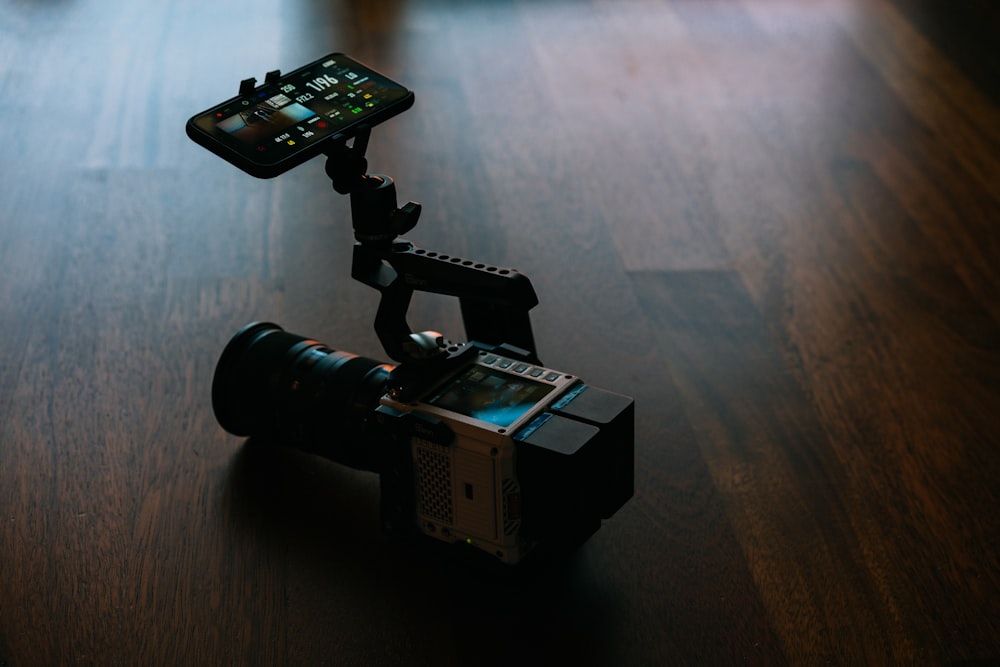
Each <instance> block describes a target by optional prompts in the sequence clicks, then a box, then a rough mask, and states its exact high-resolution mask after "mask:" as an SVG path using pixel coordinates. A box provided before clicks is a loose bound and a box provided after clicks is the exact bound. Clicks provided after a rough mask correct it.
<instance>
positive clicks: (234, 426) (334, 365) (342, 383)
mask: <svg viewBox="0 0 1000 667" xmlns="http://www.w3.org/2000/svg"><path fill="white" fill-rule="evenodd" d="M391 371H392V367H391V366H389V365H387V364H385V363H383V362H381V361H376V360H374V359H368V358H366V357H359V356H357V355H354V354H351V353H349V352H342V351H336V350H332V349H330V348H329V347H327V346H325V345H323V344H322V343H319V342H317V341H315V340H311V339H308V338H305V337H303V336H297V335H295V334H292V333H288V332H287V331H285V330H283V329H282V328H281V327H279V326H278V325H276V324H271V323H270V322H254V323H252V324H248V325H247V326H245V327H243V329H241V330H240V331H239V333H237V334H236V335H235V336H234V337H233V339H232V340H231V341H229V344H228V345H226V348H225V350H224V351H223V352H222V357H221V358H220V359H219V363H218V365H217V366H216V368H215V378H214V379H213V381H212V407H213V409H214V410H215V417H216V419H218V421H219V424H220V425H221V426H222V428H224V429H226V430H227V431H229V432H230V433H232V434H234V435H241V436H250V437H253V438H261V439H267V440H272V441H274V442H276V443H278V444H282V445H288V446H292V447H295V448H297V449H303V450H306V451H309V452H312V453H315V454H319V455H321V456H325V457H327V458H329V459H332V460H334V461H337V462H338V463H343V464H345V465H349V466H351V467H354V468H362V469H371V466H370V465H369V462H368V461H367V456H366V454H367V452H366V449H367V447H366V446H365V442H364V432H365V427H366V424H367V420H368V417H369V415H371V414H372V412H373V410H374V409H375V408H376V407H377V406H378V402H379V399H380V398H381V397H382V395H383V394H384V393H385V391H386V384H387V381H388V378H389V373H390V372H391Z"/></svg>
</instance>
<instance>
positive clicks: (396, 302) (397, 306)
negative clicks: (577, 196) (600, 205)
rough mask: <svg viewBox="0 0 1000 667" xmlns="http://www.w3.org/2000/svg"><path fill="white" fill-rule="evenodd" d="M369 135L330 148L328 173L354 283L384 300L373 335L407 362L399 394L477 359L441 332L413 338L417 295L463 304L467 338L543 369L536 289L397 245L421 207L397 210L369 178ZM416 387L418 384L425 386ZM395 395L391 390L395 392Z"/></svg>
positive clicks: (375, 178)
mask: <svg viewBox="0 0 1000 667" xmlns="http://www.w3.org/2000/svg"><path fill="white" fill-rule="evenodd" d="M370 136H371V128H369V127H363V128H362V129H361V130H360V131H359V132H358V133H357V134H356V135H355V137H354V141H353V144H352V145H350V146H348V144H347V139H343V140H341V141H334V142H332V147H331V148H330V149H328V150H327V151H326V155H327V162H326V173H327V175H328V176H329V177H330V180H331V182H332V184H333V188H334V190H336V191H337V192H338V193H340V194H349V195H350V196H351V219H352V222H353V225H354V237H355V240H356V243H355V245H354V256H353V262H352V266H351V276H352V277H353V278H354V279H355V280H358V281H360V282H362V283H364V284H366V285H368V286H370V287H374V288H375V289H377V290H378V291H379V292H380V293H381V295H382V299H381V302H380V303H379V308H378V313H377V314H376V316H375V333H376V334H377V335H378V338H379V341H380V342H381V343H382V347H383V348H384V349H385V352H386V354H388V355H389V357H391V358H392V359H394V360H396V361H399V362H401V364H402V365H401V366H400V367H399V368H398V369H397V371H398V372H397V373H396V375H397V378H396V379H397V380H398V382H395V381H394V382H393V384H394V385H396V388H397V390H402V389H403V388H404V387H408V386H411V382H409V381H408V380H410V379H411V378H408V377H405V376H407V375H410V374H413V373H416V374H419V375H427V376H433V377H440V374H439V373H440V372H441V371H442V370H447V369H446V368H443V369H442V367H447V366H448V365H451V364H458V363H459V362H461V361H464V360H465V359H466V358H467V357H468V356H469V355H471V354H474V349H475V348H473V347H472V346H469V345H464V344H454V343H450V342H449V341H446V340H444V338H443V337H442V336H441V335H440V334H437V333H436V332H423V333H418V334H414V333H413V332H412V331H411V330H410V327H409V325H408V324H407V323H406V312H407V310H408V309H409V305H410V299H411V297H412V295H413V292H414V291H421V292H431V293H435V294H443V295H446V296H454V297H458V299H459V305H460V307H461V312H462V321H463V324H464V325H465V331H466V336H467V337H468V339H469V340H470V341H475V342H477V343H480V344H484V345H487V346H496V347H503V348H504V349H505V351H506V353H507V354H510V355H512V356H518V357H520V358H523V359H524V360H525V361H528V362H529V363H535V364H539V363H541V362H540V361H539V360H538V358H537V355H536V352H535V341H534V336H533V334H532V330H531V321H530V319H529V317H528V311H529V310H530V309H531V308H533V307H534V306H535V305H537V304H538V297H537V296H536V295H535V290H534V288H533V287H532V285H531V281H530V280H528V277H527V276H525V275H524V274H522V273H520V272H519V271H516V270H514V269H506V268H498V267H495V266H489V265H487V264H484V263H481V262H475V261H473V260H468V259H462V258H459V257H453V256H450V255H446V254H442V253H437V252H433V251H428V250H424V249H422V248H418V247H417V246H415V245H413V244H412V243H410V242H409V241H406V240H405V239H401V238H398V236H399V235H400V234H405V233H407V232H408V231H410V230H411V229H413V228H414V226H415V225H416V224H417V219H418V217H419V216H420V210H421V208H420V204H417V203H415V202H407V203H406V204H405V205H404V206H403V207H401V208H400V207H397V204H396V186H395V184H394V183H393V181H392V179H391V178H389V177H388V176H385V175H380V174H367V173H366V171H367V168H368V161H367V159H366V158H365V156H364V154H365V150H366V148H367V146H368V139H369V138H370ZM417 384H420V383H419V382H418V383H417ZM391 389H392V388H390V390H391Z"/></svg>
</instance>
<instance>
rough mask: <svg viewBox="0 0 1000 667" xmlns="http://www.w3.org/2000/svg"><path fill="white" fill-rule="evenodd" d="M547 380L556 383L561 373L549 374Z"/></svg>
mask: <svg viewBox="0 0 1000 667" xmlns="http://www.w3.org/2000/svg"><path fill="white" fill-rule="evenodd" d="M545 379H546V380H548V381H549V382H555V381H556V380H558V379H559V373H549V374H548V375H546V376H545Z"/></svg>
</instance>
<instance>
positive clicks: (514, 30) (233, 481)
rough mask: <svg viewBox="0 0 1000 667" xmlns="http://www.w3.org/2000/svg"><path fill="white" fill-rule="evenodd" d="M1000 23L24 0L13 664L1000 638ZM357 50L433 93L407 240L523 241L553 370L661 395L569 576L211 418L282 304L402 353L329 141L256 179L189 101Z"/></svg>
mask: <svg viewBox="0 0 1000 667" xmlns="http://www.w3.org/2000/svg"><path fill="white" fill-rule="evenodd" d="M998 25H1000V13H998V12H997V10H996V9H995V8H993V6H992V5H991V4H990V3H987V2H982V1H980V0H964V1H962V2H959V3H957V4H956V3H951V4H950V5H949V6H948V7H945V6H944V5H939V3H935V2H930V1H925V2H915V3H909V2H897V1H895V0H875V1H873V2H866V3H852V2H848V1H847V0H823V1H822V2H794V1H793V0H786V1H781V2H773V1H770V0H718V1H716V2H712V3H703V2H698V3H695V2H682V1H676V0H635V1H631V2H627V3H621V2H605V1H603V0H589V1H585V2H576V3H561V2H525V1H523V0H489V1H482V2H473V1H471V0H456V1H455V2H443V1H441V0H411V1H409V2H401V1H400V0H380V1H377V2H354V1H343V2H316V1H312V0H309V1H301V2H295V3H270V4H265V5H254V6H253V7H248V6H246V4H245V3H242V4H241V3H235V2H231V1H230V0H222V1H221V2H217V3H213V4H210V5H205V4H204V3H190V2H185V1H184V0H167V1H165V2H162V3H154V4H149V3H131V4H130V3H125V2H104V1H101V2H98V1H97V0H79V1H78V2H75V3H69V4H67V3H4V4H2V5H0V93H2V94H3V99H4V100H5V102H4V108H3V118H4V121H5V122H3V123H0V146H2V147H3V149H2V150H3V157H4V158H5V159H4V160H3V161H2V164H0V341H2V344H0V667H25V666H29V667H30V666H35V665H77V664H78V665H106V664H110V665H119V664H120V665H135V664H163V665H167V664H170V665H173V664H239V665H244V664H291V665H320V664H331V665H370V664H387V665H389V664H400V665H402V664H405V665H411V664H428V665H430V664H434V665H459V664H461V665H465V664H501V663H502V664H512V663H515V664H574V663H575V664H586V665H589V664H595V665H603V664H607V665H654V664H655V665H660V664H665V665H669V664H678V665H687V664H738V663H750V664H829V663H833V664H852V665H853V664H922V665H923V664H929V665H934V664H938V665H958V664H994V663H996V662H998V661H1000V602H998V600H1000V515H998V513H997V511H996V508H997V507H998V506H1000V486H998V484H997V481H996V480H997V479H1000V456H998V451H1000V437H998V433H1000V261H998V260H1000V232H998V226H997V223H998V221H1000V187H998V184H1000V107H998V84H997V82H998V81H1000V70H998V63H1000V61H998V59H997V55H996V48H995V46H994V45H993V42H992V41H991V40H993V37H994V34H995V32H996V31H995V28H996V27H997V26H998ZM334 50H342V51H345V52H348V53H350V54H352V55H354V56H356V57H358V58H359V59H361V60H363V61H366V62H368V63H370V64H371V65H373V66H375V67H376V68H379V69H381V70H383V71H385V72H387V73H388V74H390V75H392V76H394V77H396V78H398V79H400V80H401V81H404V82H405V83H406V84H407V85H408V86H410V87H411V88H413V89H414V90H415V91H416V96H417V102H416V105H415V106H414V108H413V109H412V110H410V111H408V112H407V113H406V114H403V115H401V116H400V117H398V118H396V119H393V120H392V121H391V122H390V123H387V124H386V125H384V126H381V127H379V128H378V130H377V131H376V132H375V133H374V135H373V138H372V143H371V146H370V149H369V154H368V155H369V160H370V164H371V168H372V170H373V171H376V172H384V173H388V174H391V175H392V176H393V177H394V178H395V179H396V181H397V187H398V191H399V197H400V199H401V200H403V201H405V200H408V199H412V200H418V201H420V202H422V204H423V205H424V214H423V218H422V220H421V223H420V225H419V226H418V227H417V228H416V229H415V230H414V231H413V232H412V233H411V234H410V239H411V240H413V241H414V242H416V243H418V244H419V245H421V246H424V247H427V248H431V249H435V250H440V251H443V252H448V253H450V254H453V255H459V256H463V257H470V258H475V259H479V260H482V261H484V262H489V263H491V264H496V265H502V266H512V267H516V268H518V269H520V270H522V271H524V272H525V273H526V274H528V275H529V276H530V277H531V279H532V282H533V283H534V285H535V288H536V290H537V292H538V294H539V297H540V305H539V306H538V307H537V308H536V309H535V310H534V311H533V312H532V318H533V323H534V327H535V334H536V340H537V343H538V346H539V355H540V356H541V358H542V360H543V361H545V362H546V363H547V364H548V365H550V366H553V367H557V368H560V369H565V370H566V371H569V372H573V373H576V374H579V375H580V376H582V377H584V378H585V379H587V380H588V381H590V382H592V383H593V384H595V385H598V386H602V387H606V388H608V389H612V390H616V391H619V392H622V393H627V394H630V395H632V396H634V397H635V399H636V406H637V413H636V443H635V447H636V493H635V497H634V498H633V499H632V500H631V501H630V502H629V503H628V504H627V505H626V506H625V507H624V508H623V509H622V510H620V511H619V512H618V513H617V514H616V515H615V516H614V517H613V518H612V519H610V520H609V521H607V522H605V524H604V525H603V527H602V528H601V530H599V531H598V532H597V533H596V534H595V535H594V536H593V537H592V538H591V539H590V540H589V541H588V542H587V543H586V544H585V545H584V546H583V547H582V548H581V549H579V550H578V551H577V552H575V553H573V554H571V555H569V556H567V558H566V559H565V560H564V561H561V562H560V563H559V564H558V565H557V566H548V567H545V568H540V569H539V570H537V571H531V572H525V573H523V574H522V575H521V576H510V575H509V574H507V575H505V574H501V573H497V572H494V571H492V570H485V569H482V568H479V567H477V566H475V565H474V564H470V563H467V562H464V561H461V560H456V559H454V558H453V557H450V556H448V555H443V554H441V553H439V552H438V551H436V550H434V549H426V548H420V547H415V546H414V545H410V544H407V543H401V542H397V541H395V540H393V539H391V538H389V537H387V536H386V535H384V534H382V533H381V532H380V529H379V517H378V479H377V477H375V476H374V475H370V474H366V473H360V472H355V471H350V470H346V469H343V468H340V467H338V466H336V465H334V464H332V463H329V462H326V461H323V460H320V459H316V458H314V457H310V456H308V455H305V454H302V453H298V452H293V451H281V450H274V449H272V448H269V447H268V446H267V445H266V444H264V443H256V442H247V443H244V442H242V441H241V440H239V439H238V438H234V437H231V436H229V435H227V434H226V433H224V432H223V431H222V430H221V429H220V428H219V427H218V425H217V424H216V422H215V419H214V416H213V414H212V410H211V406H210V395H209V394H210V386H211V379H212V373H213V370H214V366H215V363H216V361H217V359H218V355H219V353H220V352H221V349H222V347H223V346H224V344H225V343H226V341H227V340H228V339H229V337H230V336H231V335H232V334H233V333H234V332H235V331H236V330H237V328H239V327H240V326H242V325H243V324H244V323H246V322H248V321H251V320H271V321H275V322H279V323H281V324H282V325H283V326H285V327H286V328H287V329H288V330H290V331H294V332H297V333H301V334H305V335H309V336H311V337H315V338H318V339H320V340H324V341H325V342H328V343H329V344H331V345H332V346H334V347H336V348H339V349H343V350H349V351H352V352H356V353H359V354H363V355H366V356H371V357H375V358H382V357H383V356H384V355H383V354H382V351H381V350H380V348H379V345H378V341H377V339H376V337H375V336H374V333H373V331H372V328H371V324H372V320H373V318H374V314H375V308H376V306H377V295H376V293H375V292H373V291H372V290H370V289H369V288H367V287H365V286H363V285H361V284H359V283H356V282H354V281H352V280H351V279H350V277H349V273H350V270H349V266H350V256H351V244H352V242H353V236H352V232H351V229H350V223H349V208H348V202H347V201H346V198H341V197H338V196H337V195H336V194H335V193H334V192H333V191H332V190H331V188H330V185H329V182H328V180H327V179H326V176H325V175H324V173H323V169H322V165H321V164H319V161H316V162H315V163H308V164H306V165H303V166H302V167H300V168H298V169H296V170H294V171H293V172H290V173H288V174H286V175H283V176H282V177H280V178H278V179H275V180H272V181H259V180H256V179H253V178H251V177H249V176H245V175H243V174H242V173H240V172H238V171H237V170H235V169H233V168H232V167H230V166H229V165H227V164H225V163H224V162H222V161H221V160H219V159H218V158H216V157H215V156H213V155H210V154H209V153H207V152H206V151H204V150H202V149H200V148H199V147H198V146H196V145H194V144H193V143H192V142H190V141H189V140H188V139H187V138H186V137H185V136H184V131H183V125H184V122H185V121H186V119H187V118H188V117H189V116H191V115H192V114H194V113H195V112H197V111H199V110H201V109H203V108H206V107H208V106H209V105H211V104H213V103H215V102H217V101H219V100H221V99H223V98H225V97H228V96H230V95H232V94H234V93H235V92H236V88H237V85H238V82H239V80H241V79H243V78H246V77H248V76H256V77H258V78H260V77H261V76H262V75H263V73H264V72H266V71H268V70H271V69H275V68H282V69H286V70H287V69H290V68H293V67H295V66H297V65H299V64H301V63H304V62H307V61H309V60H311V59H314V58H315V57H317V56H318V55H322V54H324V53H328V52H330V51H334ZM410 319H411V324H412V325H413V328H415V329H423V328H432V329H440V330H444V331H445V332H447V333H449V334H450V335H452V336H454V337H459V336H460V335H461V326H460V318H459V313H458V309H457V307H456V304H455V303H453V302H452V300H447V299H444V298H419V299H416V300H415V301H414V304H413V308H412V310H411V318H410ZM331 429H335V425H331Z"/></svg>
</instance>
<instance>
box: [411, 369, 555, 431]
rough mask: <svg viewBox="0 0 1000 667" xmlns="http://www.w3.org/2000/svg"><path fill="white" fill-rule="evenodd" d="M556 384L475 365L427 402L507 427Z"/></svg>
mask: <svg viewBox="0 0 1000 667" xmlns="http://www.w3.org/2000/svg"><path fill="white" fill-rule="evenodd" d="M552 389H553V387H551V386H550V385H547V384H544V383H542V382H535V381H534V380H529V379H527V378H523V377H520V376H517V375H511V374H509V373H503V372H501V371H498V370H494V369H492V368H486V367H484V366H473V367H472V368H470V369H468V370H467V371H465V372H464V373H462V374H461V375H459V376H458V377H457V378H455V379H454V380H452V381H451V382H449V383H447V384H446V385H444V386H443V387H441V388H439V389H438V390H437V391H436V392H435V393H433V394H431V395H430V396H429V397H428V398H427V399H426V402H427V403H430V404H431V405H434V406H437V407H439V408H445V409H446V410H451V411H452V412H457V413H459V414H463V415H465V416H467V417H472V418H474V419H478V420H480V421H484V422H489V423H490V424H496V425H497V426H502V427H504V428H506V427H508V426H510V425H511V424H513V423H514V422H516V421H517V420H518V419H520V418H521V417H522V416H523V415H524V414H525V413H526V412H528V410H530V409H531V408H532V407H533V406H534V405H535V404H536V403H538V402H539V401H540V400H542V399H543V398H545V396H547V395H548V394H549V393H550V392H551V391H552Z"/></svg>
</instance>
